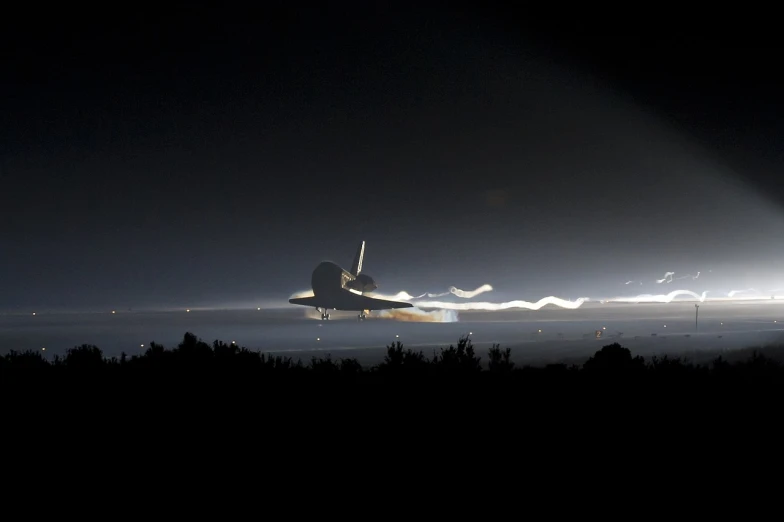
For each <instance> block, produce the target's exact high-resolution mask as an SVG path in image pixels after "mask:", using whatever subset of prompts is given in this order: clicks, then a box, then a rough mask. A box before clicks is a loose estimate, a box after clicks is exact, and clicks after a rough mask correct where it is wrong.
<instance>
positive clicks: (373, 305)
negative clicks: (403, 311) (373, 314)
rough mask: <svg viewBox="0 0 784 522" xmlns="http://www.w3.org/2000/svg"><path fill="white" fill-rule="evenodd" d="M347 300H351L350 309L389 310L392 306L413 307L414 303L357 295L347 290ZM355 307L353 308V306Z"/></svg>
mask: <svg viewBox="0 0 784 522" xmlns="http://www.w3.org/2000/svg"><path fill="white" fill-rule="evenodd" d="M347 294H348V295H347V296H346V297H347V298H348V300H351V301H353V302H354V303H356V304H353V303H352V305H351V306H352V308H350V309H351V310H389V309H393V308H413V307H414V305H412V304H411V303H406V302H404V301H390V300H388V299H379V298H376V297H368V296H366V295H357V294H355V293H353V292H347ZM353 307H355V308H353Z"/></svg>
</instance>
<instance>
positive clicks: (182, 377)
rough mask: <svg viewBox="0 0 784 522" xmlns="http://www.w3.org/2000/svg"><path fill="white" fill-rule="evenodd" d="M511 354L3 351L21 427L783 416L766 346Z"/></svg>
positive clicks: (5, 381)
mask: <svg viewBox="0 0 784 522" xmlns="http://www.w3.org/2000/svg"><path fill="white" fill-rule="evenodd" d="M483 355H484V353H483ZM511 356H512V353H511V350H510V349H508V348H507V349H502V348H501V347H500V346H497V345H496V346H493V347H492V349H490V350H489V353H488V354H487V355H486V356H485V357H480V356H479V355H478V354H477V352H476V350H475V348H474V346H473V345H472V343H471V340H470V339H468V338H461V339H460V340H459V341H458V342H457V343H456V344H455V345H451V346H449V347H448V348H441V349H438V350H435V351H434V352H430V353H429V354H426V353H424V352H422V351H415V350H411V349H408V348H406V347H404V346H403V345H402V344H401V343H399V342H395V343H394V344H390V345H389V346H387V347H386V353H385V355H384V357H383V360H382V361H381V362H380V363H379V364H377V365H374V366H370V367H365V366H362V365H361V364H359V362H358V361H357V360H356V359H353V358H341V359H333V358H331V357H330V356H328V355H327V356H325V357H314V358H311V359H310V360H309V361H304V362H303V361H301V360H294V359H292V358H289V357H282V356H270V355H267V354H262V353H259V352H255V351H252V350H248V349H246V348H243V347H240V346H237V345H235V344H233V343H226V342H222V341H215V342H214V343H212V344H211V345H210V344H208V343H206V342H203V341H201V340H200V339H198V338H197V337H196V336H195V335H193V334H191V333H186V334H185V336H184V338H183V340H182V342H180V343H179V344H178V345H177V346H176V347H173V348H171V349H167V348H165V347H164V346H161V345H159V344H156V343H152V344H151V345H150V346H149V347H148V348H147V350H146V352H145V353H144V354H142V355H134V356H131V357H126V356H124V355H123V356H121V357H119V358H114V357H112V358H106V357H104V355H103V353H102V351H101V350H100V349H99V348H98V347H96V346H92V345H82V346H76V347H74V348H72V349H70V350H68V351H67V352H66V354H65V355H64V356H62V357H53V359H52V360H51V361H50V360H47V359H46V358H45V357H43V356H42V354H41V353H40V352H11V353H8V354H6V355H5V356H3V357H1V358H0V393H2V394H3V397H4V399H5V400H4V419H5V420H6V421H7V422H8V423H9V424H8V425H11V424H13V425H14V426H16V427H17V428H20V427H25V426H34V425H36V424H37V423H40V422H45V423H46V424H47V425H50V426H57V428H53V429H55V431H56V432H57V433H63V432H62V431H60V430H63V429H66V430H70V429H77V430H78V429H81V430H82V431H84V429H82V428H85V427H87V426H100V430H105V429H106V427H107V426H122V428H121V429H122V430H124V432H125V431H126V430H127V431H139V430H148V431H145V433H147V434H150V433H158V432H160V430H162V429H177V430H182V429H183V428H182V427H181V426H189V428H188V429H189V430H190V429H192V430H194V431H195V432H198V433H200V434H202V435H203V436H205V437H206V436H207V434H212V433H214V432H215V430H219V431H220V430H234V431H235V433H261V432H260V431H259V430H265V431H263V433H273V432H274V433H278V434H280V433H284V432H285V433H290V434H294V435H296V436H303V435H306V436H307V437H311V438H313V439H314V440H315V439H317V438H318V437H320V436H322V435H323V434H325V433H338V432H343V433H348V435H347V436H349V437H350V438H351V440H360V439H361V438H362V437H366V436H369V435H368V433H369V430H371V431H372V430H375V431H374V433H375V434H376V435H375V436H381V435H382V434H384V435H388V434H389V433H397V435H396V436H399V437H402V438H401V440H406V441H414V440H416V437H417V435H418V433H419V432H420V430H422V429H423V428H424V427H425V426H430V427H437V428H438V429H439V430H442V431H443V430H449V431H450V432H451V433H453V435H450V437H456V438H455V441H458V440H462V439H461V437H464V436H468V434H470V433H473V432H474V431H475V430H477V429H482V430H488V433H489V432H490V431H495V432H496V433H505V434H508V433H518V434H520V436H523V435H525V436H530V435H531V434H533V433H538V434H540V436H541V437H547V436H549V435H547V436H546V435H544V434H547V433H549V434H555V435H557V436H567V435H568V437H571V438H574V441H575V442H572V443H576V442H577V441H578V439H579V438H580V437H582V436H584V435H585V434H586V433H595V432H596V430H597V429H599V430H605V432H606V431H607V430H608V429H609V426H616V425H618V424H619V423H620V428H613V430H616V429H618V430H620V431H617V432H616V431H612V433H613V435H612V436H614V437H616V436H617V437H624V438H629V437H632V438H633V437H637V436H638V435H639V434H641V433H649V432H650V430H660V429H662V428H661V427H662V426H671V427H672V426H675V427H672V428H667V429H672V430H673V432H672V433H670V434H665V435H663V436H666V437H673V436H675V434H676V433H681V431H682V430H683V428H684V426H687V425H691V426H696V425H699V426H703V427H707V426H711V428H710V430H712V431H711V432H712V433H713V432H714V431H715V433H729V431H731V430H734V429H737V428H738V427H743V429H749V427H750V426H752V425H756V426H759V425H761V424H765V423H769V422H773V420H775V419H778V416H775V415H774V416H772V415H771V412H774V411H778V404H779V400H780V397H784V393H782V392H784V367H782V365H781V364H780V363H778V362H777V361H775V360H774V359H771V358H769V357H765V356H764V355H762V354H760V353H759V352H755V353H753V354H751V356H750V357H748V358H747V359H745V360H738V361H733V362H729V361H727V360H725V359H723V358H722V357H717V358H716V359H714V360H713V361H711V362H710V364H693V363H692V362H691V361H689V360H686V359H682V358H678V357H667V356H664V357H652V358H650V360H646V359H644V358H643V357H640V356H635V355H634V354H632V353H631V352H630V350H628V349H627V348H625V347H623V346H621V345H619V344H617V343H613V344H609V345H607V346H604V347H603V348H601V349H600V350H598V351H597V352H596V353H595V354H594V355H593V356H592V357H590V358H589V359H588V360H587V361H585V362H584V363H583V364H581V365H576V364H550V365H546V366H541V367H531V366H523V367H519V366H517V365H515V364H514V362H513V361H512V357H511ZM665 419H668V422H664V420H665ZM675 419H677V420H675ZM772 419H773V420H772ZM673 422H674V423H675V424H673ZM564 425H566V426H565V427H563V428H559V429H556V426H564ZM302 426H307V428H303V427H302ZM349 426H351V428H350V429H349ZM447 426H448V428H446V427H447ZM371 427H372V428H371ZM115 429H118V428H115ZM100 430H99V432H100ZM390 430H391V431H390ZM499 430H500V431H499ZM294 435H292V436H294ZM140 436H141V435H140ZM147 436H148V435H144V437H147ZM189 436H190V435H189ZM210 436H211V435H210ZM505 436H508V435H505ZM663 440H665V439H663ZM666 440H670V439H666Z"/></svg>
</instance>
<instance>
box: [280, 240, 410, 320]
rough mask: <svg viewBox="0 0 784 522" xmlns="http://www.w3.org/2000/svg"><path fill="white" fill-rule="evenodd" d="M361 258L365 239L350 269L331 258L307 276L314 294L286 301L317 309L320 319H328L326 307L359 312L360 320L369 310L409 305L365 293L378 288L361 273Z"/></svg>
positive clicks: (363, 253)
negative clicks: (344, 267) (342, 266)
mask: <svg viewBox="0 0 784 522" xmlns="http://www.w3.org/2000/svg"><path fill="white" fill-rule="evenodd" d="M364 258H365V242H364V241H362V242H361V243H360V244H359V246H358V247H357V251H356V253H355V254H354V261H353V262H352V263H351V270H350V271H348V270H345V269H343V268H341V267H340V266H339V265H337V264H336V263H333V262H332V261H322V262H321V263H319V265H318V266H316V268H315V269H314V270H313V274H312V275H311V278H310V284H311V287H312V289H313V296H312V297H299V298H293V299H289V303H291V304H296V305H304V306H312V307H314V308H316V309H317V310H318V311H319V312H321V319H322V320H323V321H326V320H329V312H328V310H350V311H358V312H360V313H359V315H358V318H359V319H360V320H363V319H365V318H366V317H367V314H368V313H370V312H371V311H372V310H389V309H395V308H412V307H413V305H412V304H411V303H406V302H401V301H390V300H387V299H378V298H374V297H370V296H367V295H365V294H366V293H369V292H372V291H373V290H375V289H376V288H378V285H377V284H376V282H375V280H374V279H373V278H372V277H371V276H369V275H367V274H364V273H362V263H363V261H364Z"/></svg>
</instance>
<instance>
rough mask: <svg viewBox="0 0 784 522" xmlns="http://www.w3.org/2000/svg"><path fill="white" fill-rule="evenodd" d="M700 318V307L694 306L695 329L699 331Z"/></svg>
mask: <svg viewBox="0 0 784 522" xmlns="http://www.w3.org/2000/svg"><path fill="white" fill-rule="evenodd" d="M699 318H700V305H698V304H695V305H694V328H695V329H697V330H699V329H700V325H699V322H698V321H699Z"/></svg>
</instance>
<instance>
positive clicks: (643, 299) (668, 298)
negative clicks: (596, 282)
mask: <svg viewBox="0 0 784 522" xmlns="http://www.w3.org/2000/svg"><path fill="white" fill-rule="evenodd" d="M707 294H708V292H707V291H705V292H703V293H702V295H698V294H695V293H694V292H692V291H691V290H673V291H672V292H670V293H669V294H666V295H665V294H659V295H652V294H642V295H638V296H635V297H616V298H615V299H608V300H607V302H611V303H670V302H672V300H673V299H675V298H676V297H678V296H679V295H690V296H692V297H694V298H695V299H697V300H699V302H701V303H702V302H703V301H705V296H706V295H707Z"/></svg>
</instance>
